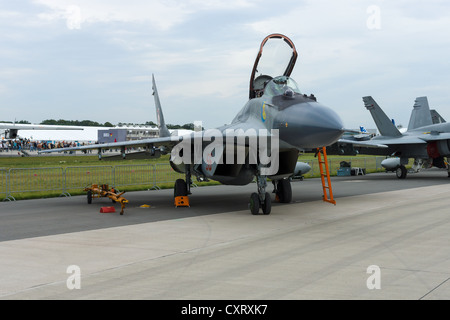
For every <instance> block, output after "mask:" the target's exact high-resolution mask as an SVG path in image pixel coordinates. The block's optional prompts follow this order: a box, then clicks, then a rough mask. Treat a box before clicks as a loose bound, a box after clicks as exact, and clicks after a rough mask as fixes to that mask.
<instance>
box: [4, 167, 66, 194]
mask: <svg viewBox="0 0 450 320" xmlns="http://www.w3.org/2000/svg"><path fill="white" fill-rule="evenodd" d="M7 179H8V192H9V196H12V194H15V193H25V192H43V191H45V192H47V191H61V192H62V193H61V195H63V194H64V179H65V176H64V169H63V168H27V169H9V171H8V178H7Z"/></svg>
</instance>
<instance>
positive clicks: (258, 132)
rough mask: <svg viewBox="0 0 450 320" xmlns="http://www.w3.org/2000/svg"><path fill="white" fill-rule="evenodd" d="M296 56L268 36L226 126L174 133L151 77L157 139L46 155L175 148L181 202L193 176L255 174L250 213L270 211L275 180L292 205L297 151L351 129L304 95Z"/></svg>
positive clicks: (244, 177)
mask: <svg viewBox="0 0 450 320" xmlns="http://www.w3.org/2000/svg"><path fill="white" fill-rule="evenodd" d="M297 56H298V54H297V50H296V48H295V46H294V43H293V42H292V41H291V40H290V39H289V38H288V37H286V36H285V35H282V34H271V35H269V36H267V37H266V38H264V40H263V41H262V43H261V46H260V49H259V51H258V54H257V57H256V60H255V63H254V66H253V70H252V73H251V78H250V88H249V97H250V99H249V101H248V102H247V103H246V104H245V105H244V107H243V108H242V109H241V110H240V111H239V112H238V113H237V115H236V116H235V118H234V119H233V120H232V122H231V123H230V124H228V125H224V126H221V127H219V128H216V129H209V130H204V131H201V132H194V133H192V134H189V135H184V136H170V134H169V132H168V130H167V127H166V126H165V124H164V117H163V115H162V110H161V105H160V101H159V96H158V92H157V89H156V83H155V80H154V77H153V95H154V97H155V104H156V110H157V119H158V125H159V130H160V137H159V138H154V139H143V140H138V141H127V142H120V143H108V144H101V145H91V146H84V147H76V148H63V149H52V150H50V151H42V152H58V151H67V150H70V151H72V150H85V149H98V154H99V158H101V155H102V152H101V150H102V149H109V148H121V150H122V157H123V158H131V157H133V156H134V154H126V153H125V148H128V147H142V148H144V149H145V150H144V151H143V153H145V154H146V155H147V157H148V158H151V157H158V156H159V155H161V154H167V153H169V152H170V154H171V156H170V160H169V162H170V165H171V166H172V168H173V169H174V170H175V171H177V172H179V173H183V174H185V179H178V180H177V181H176V182H175V186H174V198H175V199H174V200H175V205H177V203H178V201H186V200H187V202H188V201H189V199H188V198H187V197H188V195H190V194H191V192H190V186H191V184H192V176H195V177H196V178H197V179H198V180H199V181H205V180H215V181H219V182H220V183H222V184H226V185H247V184H249V183H251V182H252V181H253V180H254V179H255V178H256V182H257V183H256V185H257V193H256V192H255V193H253V194H252V195H251V197H250V210H251V213H252V214H255V215H256V214H259V213H260V211H262V213H263V214H270V212H271V194H270V193H269V192H266V187H267V180H268V179H270V180H271V181H272V183H273V185H274V192H273V193H275V194H276V198H277V199H279V201H280V202H281V203H289V202H291V200H292V190H291V185H290V179H289V178H290V177H291V176H292V175H293V174H294V173H295V172H296V171H295V168H296V165H297V159H298V156H299V151H300V150H302V149H307V148H319V147H324V146H328V145H330V144H332V143H334V142H336V141H337V140H338V139H339V138H340V137H341V135H342V133H343V132H344V131H345V130H344V129H343V124H342V121H341V119H340V118H339V116H338V115H337V114H336V113H335V112H334V111H333V110H332V109H330V108H328V107H326V106H324V105H322V104H320V103H319V102H317V98H316V97H315V96H313V95H309V96H308V95H306V94H303V93H301V91H300V89H299V87H298V85H297V83H296V82H295V81H294V79H292V78H290V74H291V72H292V70H293V68H294V65H295V62H296V59H297ZM280 59H284V61H282V62H280ZM141 153H142V152H141Z"/></svg>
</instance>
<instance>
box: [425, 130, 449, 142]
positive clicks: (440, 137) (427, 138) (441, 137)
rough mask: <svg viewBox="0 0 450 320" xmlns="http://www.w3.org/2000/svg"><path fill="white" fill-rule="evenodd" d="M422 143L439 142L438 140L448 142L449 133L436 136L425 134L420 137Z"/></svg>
mask: <svg viewBox="0 0 450 320" xmlns="http://www.w3.org/2000/svg"><path fill="white" fill-rule="evenodd" d="M420 139H422V140H423V141H426V142H428V141H439V140H448V139H450V133H448V132H447V133H438V134H426V135H424V136H423V137H420Z"/></svg>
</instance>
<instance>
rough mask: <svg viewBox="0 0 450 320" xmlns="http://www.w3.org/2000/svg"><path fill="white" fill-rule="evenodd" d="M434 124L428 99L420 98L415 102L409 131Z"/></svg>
mask: <svg viewBox="0 0 450 320" xmlns="http://www.w3.org/2000/svg"><path fill="white" fill-rule="evenodd" d="M432 124H433V120H432V118H431V112H430V107H429V106H428V99H427V97H419V98H416V101H414V107H413V111H412V112H411V118H409V125H408V131H409V130H413V129H417V128H420V127H424V126H429V125H432Z"/></svg>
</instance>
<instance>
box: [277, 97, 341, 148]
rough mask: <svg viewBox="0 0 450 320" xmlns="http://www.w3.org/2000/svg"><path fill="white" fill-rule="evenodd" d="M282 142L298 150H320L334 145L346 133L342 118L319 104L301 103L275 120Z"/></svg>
mask: <svg viewBox="0 0 450 320" xmlns="http://www.w3.org/2000/svg"><path fill="white" fill-rule="evenodd" d="M274 129H279V134H280V140H281V141H283V142H286V143H288V144H290V145H291V146H294V147H297V148H318V147H324V146H328V145H331V144H333V143H334V142H336V141H337V140H338V139H339V138H340V137H341V136H342V134H343V133H344V125H343V124H342V121H341V119H340V117H339V116H338V115H337V114H336V112H334V111H333V110H331V109H330V108H328V107H325V106H323V105H321V104H319V103H301V104H298V105H293V106H291V107H289V108H286V109H285V110H283V111H281V112H280V113H279V115H278V116H277V117H276V118H275V121H274Z"/></svg>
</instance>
